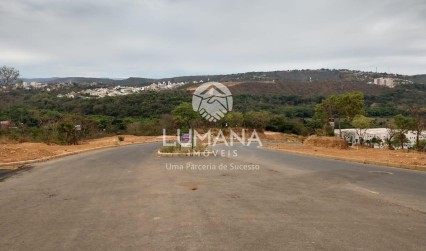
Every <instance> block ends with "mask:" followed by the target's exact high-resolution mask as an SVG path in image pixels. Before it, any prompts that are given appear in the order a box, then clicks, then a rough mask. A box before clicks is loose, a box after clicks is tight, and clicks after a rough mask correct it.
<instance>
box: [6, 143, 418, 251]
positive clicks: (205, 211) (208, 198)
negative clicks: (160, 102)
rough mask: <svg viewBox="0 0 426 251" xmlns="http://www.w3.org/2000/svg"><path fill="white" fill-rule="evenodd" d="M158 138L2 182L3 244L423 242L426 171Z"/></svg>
mask: <svg viewBox="0 0 426 251" xmlns="http://www.w3.org/2000/svg"><path fill="white" fill-rule="evenodd" d="M158 147H159V144H145V145H133V146H125V147H120V148H114V149H106V150H99V151H95V152H90V153H84V154H80V155H75V156H69V157H65V158H62V159H57V160H53V161H49V162H46V163H41V164H37V165H36V166H35V167H34V168H32V169H30V170H28V171H25V172H20V173H17V174H16V175H14V176H12V177H9V178H7V179H4V180H3V181H2V182H0V250H426V173H425V172H417V171H410V170H402V169H396V168H387V167H379V166H371V165H362V164H355V163H348V162H342V161H334V160H327V159H320V158H313V157H306V156H301V155H296V154H289V153H284V152H274V151H267V150H260V149H257V148H256V147H236V148H233V149H232V150H230V151H228V149H227V148H225V147H222V149H223V152H218V153H220V154H224V155H226V156H225V157H218V156H216V157H207V158H206V157H173V158H165V157H158V156H157V155H156V154H155V152H156V149H157V148H158ZM233 150H237V154H238V157H233V156H232V155H233V154H234V152H233ZM228 155H229V156H228ZM202 165H204V166H202ZM246 169H247V170H246Z"/></svg>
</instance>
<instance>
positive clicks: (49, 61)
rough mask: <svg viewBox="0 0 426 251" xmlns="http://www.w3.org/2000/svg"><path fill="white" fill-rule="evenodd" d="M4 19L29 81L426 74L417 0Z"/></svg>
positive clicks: (33, 14) (122, 7)
mask: <svg viewBox="0 0 426 251" xmlns="http://www.w3.org/2000/svg"><path fill="white" fill-rule="evenodd" d="M0 14H1V15H0V23H1V24H2V25H1V26H0V65H2V64H8V65H13V66H15V67H17V68H19V69H20V70H21V73H22V74H23V75H24V76H28V77H42V76H43V77H44V76H99V77H127V76H143V77H163V76H174V75H181V74H185V75H187V74H215V73H232V72H241V71H252V70H279V69H295V68H322V67H329V68H350V69H361V70H373V69H375V67H376V66H377V67H379V70H383V71H387V70H388V69H390V70H391V71H393V72H397V73H406V74H415V73H425V69H426V46H425V44H426V35H425V33H424V30H426V3H425V2H424V1H417V0H412V1H402V0H379V1H356V0H348V1H338V0H323V1H314V0H311V1H297V2H296V1H279V0H268V1H254V0H245V1H244V0H231V1H229V0H228V1H225V0H216V1H207V0H156V1H130V0H122V1H101V0H95V1H83V0H76V1H65V0H59V1H53V0H39V1H36V0H16V1H9V2H0Z"/></svg>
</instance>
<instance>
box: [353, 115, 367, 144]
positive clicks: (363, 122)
mask: <svg viewBox="0 0 426 251" xmlns="http://www.w3.org/2000/svg"><path fill="white" fill-rule="evenodd" d="M352 125H353V126H354V127H355V132H356V134H358V137H359V143H360V144H361V145H364V140H365V134H366V133H367V130H368V128H370V127H371V119H370V118H367V117H365V116H364V115H356V116H355V117H354V119H353V121H352Z"/></svg>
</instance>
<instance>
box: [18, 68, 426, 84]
mask: <svg viewBox="0 0 426 251" xmlns="http://www.w3.org/2000/svg"><path fill="white" fill-rule="evenodd" d="M378 77H392V78H399V79H404V80H411V81H414V82H416V83H421V84H426V74H424V75H413V76H407V75H399V74H388V73H373V72H363V71H352V70H345V69H341V70H330V69H319V70H291V71H271V72H246V73H236V74H223V75H197V76H179V77H171V78H159V79H154V78H140V77H130V78H127V79H111V78H86V77H66V78H57V77H55V78H25V79H23V80H24V81H29V82H31V81H36V82H41V83H61V82H64V83H65V82H74V83H92V82H97V83H113V84H118V85H146V84H150V83H152V82H163V81H166V82H167V81H171V82H191V83H192V82H194V81H197V82H199V81H200V80H203V81H204V82H206V81H219V82H242V81H274V80H275V81H280V82H284V81H300V82H310V81H320V82H324V81H343V82H363V83H367V82H369V81H373V79H374V78H378Z"/></svg>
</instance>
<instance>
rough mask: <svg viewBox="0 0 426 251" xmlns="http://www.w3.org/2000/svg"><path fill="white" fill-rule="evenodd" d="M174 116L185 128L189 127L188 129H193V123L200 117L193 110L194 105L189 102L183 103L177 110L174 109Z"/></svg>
mask: <svg viewBox="0 0 426 251" xmlns="http://www.w3.org/2000/svg"><path fill="white" fill-rule="evenodd" d="M172 114H173V115H175V117H176V119H177V120H178V121H180V122H181V123H182V124H184V125H185V126H188V128H191V124H190V123H191V121H192V120H194V119H196V118H198V117H199V114H198V112H195V111H194V110H193V109H192V105H191V104H190V103H188V102H183V103H181V104H180V105H178V106H176V107H175V109H173V111H172Z"/></svg>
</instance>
